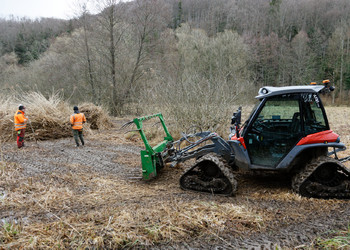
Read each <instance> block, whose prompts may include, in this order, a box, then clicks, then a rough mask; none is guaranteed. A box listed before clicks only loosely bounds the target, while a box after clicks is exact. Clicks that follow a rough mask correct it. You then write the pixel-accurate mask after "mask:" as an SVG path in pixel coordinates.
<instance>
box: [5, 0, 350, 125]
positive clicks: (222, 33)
mask: <svg viewBox="0 0 350 250" xmlns="http://www.w3.org/2000/svg"><path fill="white" fill-rule="evenodd" d="M94 3H95V6H94V8H95V9H97V10H98V14H94V15H93V14H90V10H89V9H88V7H87V6H88V5H87V1H86V2H84V1H82V2H80V4H79V6H78V5H77V6H76V16H75V17H74V18H72V19H71V20H58V19H48V18H41V19H37V20H30V19H26V18H15V17H11V18H8V19H0V56H1V57H0V91H1V93H5V94H6V93H11V94H13V93H19V92H21V93H22V92H30V91H36V92H40V93H42V94H43V95H45V96H50V95H52V93H55V92H59V93H60V94H61V95H62V97H63V99H64V100H66V101H68V102H70V103H71V104H77V103H81V102H92V103H95V104H97V105H102V106H104V107H106V108H107V109H108V110H109V111H110V113H111V114H113V115H141V114H151V113H156V112H163V113H164V114H165V115H169V116H170V115H171V116H172V117H173V119H174V120H177V121H178V122H179V124H180V125H181V124H184V126H185V125H188V124H189V123H197V124H201V125H202V126H204V127H207V128H213V127H215V126H218V124H221V123H222V121H223V119H224V120H227V119H229V116H230V115H231V113H232V111H234V110H233V109H234V108H236V107H237V106H239V105H242V104H246V103H247V101H249V100H253V99H254V96H255V95H256V93H257V89H258V88H259V87H261V86H264V85H269V86H285V85H305V84H309V83H310V82H313V81H316V82H318V83H321V82H322V80H323V79H329V80H330V81H331V82H332V84H334V85H335V86H336V91H335V93H334V94H333V99H332V101H333V102H334V103H335V104H349V90H350V52H349V50H350V48H349V47H350V1H348V0H303V1H300V0H260V1H256V0H244V1H242V0H134V1H131V2H119V1H117V0H99V1H94Z"/></svg>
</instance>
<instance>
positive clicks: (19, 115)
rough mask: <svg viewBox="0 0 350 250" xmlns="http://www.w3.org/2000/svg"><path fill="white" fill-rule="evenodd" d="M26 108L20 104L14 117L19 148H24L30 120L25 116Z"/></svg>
mask: <svg viewBox="0 0 350 250" xmlns="http://www.w3.org/2000/svg"><path fill="white" fill-rule="evenodd" d="M25 112H26V107H24V105H22V104H20V105H19V106H18V110H17V111H16V113H15V116H14V122H15V130H16V132H17V146H18V148H22V147H24V133H25V130H26V127H27V121H28V118H27V117H26V116H25Z"/></svg>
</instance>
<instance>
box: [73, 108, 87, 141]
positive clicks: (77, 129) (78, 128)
mask: <svg viewBox="0 0 350 250" xmlns="http://www.w3.org/2000/svg"><path fill="white" fill-rule="evenodd" d="M73 110H74V114H72V115H71V116H70V124H71V125H72V129H73V136H74V140H75V143H76V146H77V147H79V140H78V137H79V138H80V141H81V145H83V146H84V144H85V143H84V137H83V123H85V122H86V118H85V115H84V114H83V113H80V112H79V108H78V107H77V106H74V108H73Z"/></svg>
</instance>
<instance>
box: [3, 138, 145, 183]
mask: <svg viewBox="0 0 350 250" xmlns="http://www.w3.org/2000/svg"><path fill="white" fill-rule="evenodd" d="M28 145H29V146H26V147H25V148H23V149H15V146H13V144H6V145H5V146H3V159H4V160H5V161H7V162H15V163H18V164H20V165H21V167H22V169H23V174H24V175H25V176H35V175H38V174H45V173H53V172H57V173H67V172H69V171H72V169H71V168H69V167H67V166H68V165H77V166H82V169H83V171H87V170H88V171H93V172H96V173H98V174H102V175H116V176H121V177H125V176H127V175H130V171H133V170H130V168H127V166H125V165H124V164H121V163H118V160H117V158H118V157H119V155H120V154H122V153H126V154H130V155H135V157H137V156H139V154H140V153H139V152H140V148H139V147H136V146H131V145H118V144H111V143H110V144H107V143H105V142H99V141H96V140H94V141H93V142H87V145H86V146H80V147H75V146H74V143H73V142H72V140H71V139H60V140H54V141H43V142H38V144H37V145H36V144H34V143H31V142H29V143H28ZM75 170H76V171H80V170H79V167H78V168H75ZM135 171H136V172H135V174H139V172H138V171H141V170H140V169H135Z"/></svg>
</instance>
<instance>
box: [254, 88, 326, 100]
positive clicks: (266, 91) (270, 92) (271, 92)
mask: <svg viewBox="0 0 350 250" xmlns="http://www.w3.org/2000/svg"><path fill="white" fill-rule="evenodd" d="M323 88H325V86H324V85H303V86H287V87H270V86H266V87H262V88H260V89H259V92H258V95H257V96H256V97H255V98H257V99H263V98H265V97H270V96H276V95H283V94H293V93H318V92H320V91H321V90H322V89H323Z"/></svg>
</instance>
